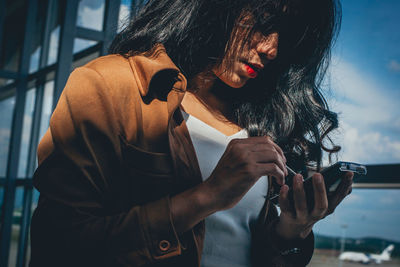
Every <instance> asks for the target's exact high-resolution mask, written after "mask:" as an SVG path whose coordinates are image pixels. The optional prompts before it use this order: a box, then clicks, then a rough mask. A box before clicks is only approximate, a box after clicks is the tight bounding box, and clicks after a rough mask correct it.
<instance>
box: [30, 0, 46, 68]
mask: <svg viewBox="0 0 400 267" xmlns="http://www.w3.org/2000/svg"><path fill="white" fill-rule="evenodd" d="M38 2H39V3H38V10H37V15H36V25H35V34H34V35H33V40H32V42H31V43H30V46H31V51H32V52H31V58H30V62H29V72H30V73H32V72H35V71H37V70H38V69H39V65H40V54H41V48H42V46H41V43H42V40H43V30H44V27H45V19H46V9H47V0H39V1H38Z"/></svg>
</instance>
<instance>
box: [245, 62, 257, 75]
mask: <svg viewBox="0 0 400 267" xmlns="http://www.w3.org/2000/svg"><path fill="white" fill-rule="evenodd" d="M244 67H245V69H246V71H247V74H248V75H249V76H250V77H251V78H255V77H257V74H258V73H257V71H255V70H254V69H253V68H252V67H250V66H249V65H247V64H244Z"/></svg>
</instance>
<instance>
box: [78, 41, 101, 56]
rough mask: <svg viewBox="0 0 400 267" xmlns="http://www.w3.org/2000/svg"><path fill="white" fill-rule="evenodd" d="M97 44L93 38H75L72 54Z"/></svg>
mask: <svg viewBox="0 0 400 267" xmlns="http://www.w3.org/2000/svg"><path fill="white" fill-rule="evenodd" d="M95 44H97V42H96V41H93V40H87V39H82V38H75V40H74V50H73V52H74V54H75V53H78V52H81V51H82V50H85V49H86V48H89V47H91V46H93V45H95Z"/></svg>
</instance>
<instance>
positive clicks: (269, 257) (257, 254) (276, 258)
mask: <svg viewBox="0 0 400 267" xmlns="http://www.w3.org/2000/svg"><path fill="white" fill-rule="evenodd" d="M268 205H269V208H268V215H267V220H266V224H265V225H263V226H261V225H260V226H259V227H260V228H259V229H258V231H259V232H258V233H259V234H257V235H255V237H254V243H253V244H254V249H253V253H254V254H253V261H254V262H253V263H254V264H253V265H254V266H257V267H267V266H268V267H292V266H293V267H294V266H296V267H300V266H306V265H307V264H308V263H309V262H310V260H311V257H312V255H313V252H314V234H313V232H311V233H310V234H309V235H308V236H307V237H306V238H305V239H299V240H292V241H291V242H287V241H285V240H283V239H281V238H280V237H279V236H278V235H277V234H276V231H275V224H276V223H277V222H278V221H279V217H278V212H277V209H276V207H275V206H274V205H273V204H272V203H271V202H269V203H268Z"/></svg>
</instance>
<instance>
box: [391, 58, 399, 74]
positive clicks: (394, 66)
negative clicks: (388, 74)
mask: <svg viewBox="0 0 400 267" xmlns="http://www.w3.org/2000/svg"><path fill="white" fill-rule="evenodd" d="M388 69H389V70H391V71H394V72H400V62H398V61H397V60H394V59H393V60H391V61H390V62H389V64H388Z"/></svg>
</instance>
